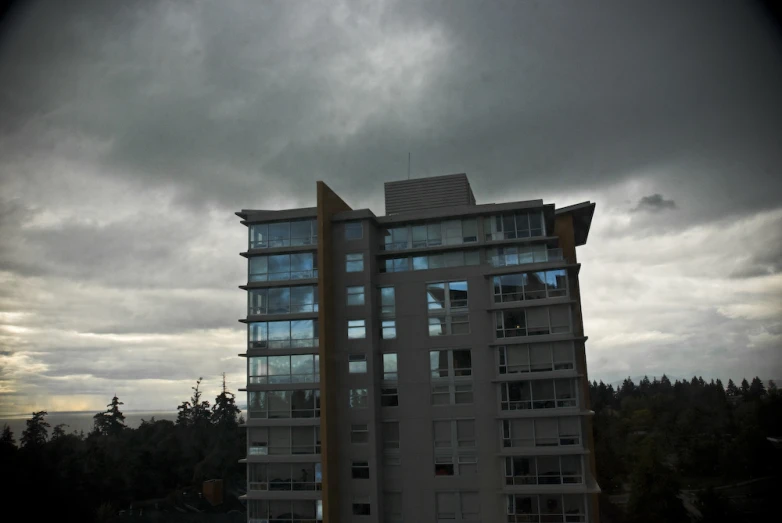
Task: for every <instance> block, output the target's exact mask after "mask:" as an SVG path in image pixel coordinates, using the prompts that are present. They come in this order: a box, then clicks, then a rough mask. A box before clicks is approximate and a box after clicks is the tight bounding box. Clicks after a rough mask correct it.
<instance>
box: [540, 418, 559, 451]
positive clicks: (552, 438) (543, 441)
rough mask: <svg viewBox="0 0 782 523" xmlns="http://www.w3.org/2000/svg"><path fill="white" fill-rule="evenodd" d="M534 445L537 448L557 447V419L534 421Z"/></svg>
mask: <svg viewBox="0 0 782 523" xmlns="http://www.w3.org/2000/svg"><path fill="white" fill-rule="evenodd" d="M535 445H536V446H538V447H548V446H556V445H559V425H558V424H557V418H540V419H536V420H535Z"/></svg>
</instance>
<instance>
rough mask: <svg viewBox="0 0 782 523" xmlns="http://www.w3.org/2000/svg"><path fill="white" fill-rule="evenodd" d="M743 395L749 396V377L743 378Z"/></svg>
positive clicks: (746, 397)
mask: <svg viewBox="0 0 782 523" xmlns="http://www.w3.org/2000/svg"><path fill="white" fill-rule="evenodd" d="M741 395H742V396H743V397H744V399H748V398H749V382H748V381H747V378H744V379H743V380H741Z"/></svg>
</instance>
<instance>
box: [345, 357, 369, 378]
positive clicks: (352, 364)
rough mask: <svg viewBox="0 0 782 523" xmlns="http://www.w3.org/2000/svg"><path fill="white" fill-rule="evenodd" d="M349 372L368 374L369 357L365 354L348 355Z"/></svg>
mask: <svg viewBox="0 0 782 523" xmlns="http://www.w3.org/2000/svg"><path fill="white" fill-rule="evenodd" d="M348 372H350V374H366V372H367V357H366V356H365V355H363V354H350V355H349V356H348Z"/></svg>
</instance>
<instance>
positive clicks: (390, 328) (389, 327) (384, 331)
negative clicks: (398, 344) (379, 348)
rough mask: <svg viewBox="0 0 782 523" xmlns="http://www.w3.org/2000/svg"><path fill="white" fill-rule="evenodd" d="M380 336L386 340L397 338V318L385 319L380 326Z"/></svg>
mask: <svg viewBox="0 0 782 523" xmlns="http://www.w3.org/2000/svg"><path fill="white" fill-rule="evenodd" d="M380 337H381V338H382V339H384V340H392V339H394V338H396V320H383V321H382V327H381V328H380Z"/></svg>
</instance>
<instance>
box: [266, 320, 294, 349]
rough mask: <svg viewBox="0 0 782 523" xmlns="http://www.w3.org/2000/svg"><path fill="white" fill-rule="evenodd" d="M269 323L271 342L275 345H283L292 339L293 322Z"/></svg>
mask: <svg viewBox="0 0 782 523" xmlns="http://www.w3.org/2000/svg"><path fill="white" fill-rule="evenodd" d="M267 325H268V326H269V342H270V343H271V344H272V345H273V346H282V345H280V344H281V343H283V342H286V341H288V340H290V337H291V322H289V321H270V322H268V323H267Z"/></svg>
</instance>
